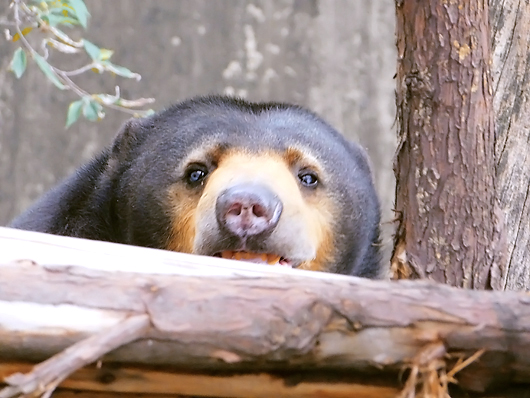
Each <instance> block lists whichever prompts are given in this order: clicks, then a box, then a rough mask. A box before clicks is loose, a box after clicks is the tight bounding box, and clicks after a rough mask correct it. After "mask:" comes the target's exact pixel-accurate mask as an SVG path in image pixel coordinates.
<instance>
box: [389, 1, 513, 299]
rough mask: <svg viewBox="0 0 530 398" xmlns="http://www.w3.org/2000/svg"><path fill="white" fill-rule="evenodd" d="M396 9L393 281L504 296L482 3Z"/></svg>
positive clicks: (408, 5)
mask: <svg viewBox="0 0 530 398" xmlns="http://www.w3.org/2000/svg"><path fill="white" fill-rule="evenodd" d="M396 10H397V49H398V67H397V91H396V104H397V112H398V135H399V144H398V150H397V153H396V159H395V160H396V162H395V165H394V172H395V175H396V180H397V187H396V211H397V214H398V216H399V225H398V230H397V233H396V238H395V249H394V253H393V261H392V262H393V266H394V270H395V274H396V272H397V271H400V272H401V276H402V277H403V276H404V277H412V278H418V277H419V278H428V279H432V280H435V281H438V282H443V283H446V284H450V285H454V286H461V287H466V288H474V289H487V288H495V289H499V288H502V286H501V283H500V282H499V281H500V280H502V278H504V272H505V270H504V256H503V253H504V240H503V234H502V232H501V230H502V222H501V218H502V215H501V214H500V212H499V210H498V206H497V205H496V198H495V185H494V177H495V163H494V161H495V158H494V143H495V142H494V124H493V112H492V87H491V77H490V71H489V59H490V49H489V46H490V40H489V24H488V6H487V2H483V1H478V0H472V1H465V2H464V1H455V2H439V1H434V0H429V1H420V0H405V1H402V2H400V3H399V4H397V8H396Z"/></svg>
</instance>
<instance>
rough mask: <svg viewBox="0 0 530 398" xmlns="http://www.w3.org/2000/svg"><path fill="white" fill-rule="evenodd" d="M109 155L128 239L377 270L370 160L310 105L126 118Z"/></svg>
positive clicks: (221, 103) (318, 266) (242, 105)
mask: <svg viewBox="0 0 530 398" xmlns="http://www.w3.org/2000/svg"><path fill="white" fill-rule="evenodd" d="M112 153H113V155H112V156H111V160H110V161H109V164H110V165H111V168H114V169H116V170H117V171H116V173H117V174H118V175H119V177H115V179H116V180H117V181H118V189H117V192H118V194H117V199H116V204H117V205H116V209H117V213H118V214H119V216H118V219H119V220H121V228H122V230H123V233H124V234H125V235H126V241H127V243H131V244H137V245H142V246H150V247H159V248H165V249H169V250H174V251H179V252H186V253H196V254H201V255H208V256H220V257H224V258H235V259H243V260H246V261H251V262H259V263H265V264H274V265H283V266H290V267H296V268H301V269H310V270H321V271H331V272H340V273H348V274H357V275H363V274H367V276H374V275H368V274H370V273H373V272H376V271H373V270H372V268H374V267H375V265H374V264H375V263H377V262H378V255H377V248H374V246H373V245H374V244H376V243H377V242H378V236H379V235H378V224H379V207H378V206H379V205H378V201H377V197H376V195H375V191H374V189H373V184H372V180H371V175H370V170H369V166H368V164H367V160H366V157H365V155H364V153H363V151H362V149H360V148H359V147H358V146H356V145H352V144H350V143H348V142H347V141H345V140H344V138H343V137H342V136H341V135H340V134H339V133H337V132H336V131H335V130H333V129H332V128H331V127H330V126H329V125H327V124H326V123H325V122H323V121H322V120H321V119H319V118H318V117H317V116H315V115H314V114H312V113H310V112H308V111H306V110H303V109H301V108H298V107H293V106H288V105H281V104H263V105H256V104H249V103H246V102H242V101H238V100H229V99H222V98H217V97H214V98H213V99H212V98H209V99H208V100H198V101H195V102H193V101H188V102H185V103H183V104H181V105H178V106H176V107H173V108H170V109H168V110H166V111H164V112H162V113H160V114H157V115H154V116H152V117H150V118H147V119H142V120H139V121H134V122H130V123H129V124H128V125H126V127H125V128H124V130H123V131H122V132H121V133H120V135H119V136H118V137H117V139H116V141H115V143H114V147H113V150H112ZM368 260H369V261H368ZM369 263H370V264H369ZM367 267H368V268H367ZM377 268H378V267H377ZM367 269H369V272H368V273H367V272H366V270H367Z"/></svg>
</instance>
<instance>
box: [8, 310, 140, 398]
mask: <svg viewBox="0 0 530 398" xmlns="http://www.w3.org/2000/svg"><path fill="white" fill-rule="evenodd" d="M149 325H150V321H149V316H148V315H145V314H142V315H135V316H131V317H129V318H127V319H125V320H124V321H122V322H120V323H118V324H117V325H115V326H113V327H111V328H110V330H104V331H102V332H100V333H98V334H96V335H94V336H91V337H89V338H87V339H85V340H82V341H80V342H78V343H76V344H74V345H72V346H71V347H69V348H67V349H66V350H64V351H62V352H60V353H59V354H57V355H54V356H53V357H51V358H50V359H48V360H46V361H44V362H42V363H40V364H39V365H36V366H35V367H34V368H33V370H32V371H31V372H29V373H27V374H21V373H15V374H13V375H11V376H9V377H6V378H5V382H6V383H7V384H8V386H7V387H5V388H4V389H3V390H0V398H12V397H17V396H19V395H20V394H26V395H27V394H33V395H41V394H42V396H43V397H49V396H50V395H51V394H52V392H53V391H54V390H55V388H56V387H57V386H58V385H59V384H60V383H61V382H62V381H63V380H64V379H66V378H67V377H68V376H69V375H70V374H72V373H73V372H75V371H76V370H78V369H80V368H82V367H83V366H85V365H88V364H90V363H92V362H95V361H96V360H97V359H98V358H100V357H102V356H103V355H105V354H107V353H109V352H110V351H112V350H114V349H116V348H118V347H120V346H122V345H124V344H127V343H130V342H132V341H134V340H137V339H138V338H140V337H142V336H143V335H144V334H145V332H146V331H147V329H148V328H149Z"/></svg>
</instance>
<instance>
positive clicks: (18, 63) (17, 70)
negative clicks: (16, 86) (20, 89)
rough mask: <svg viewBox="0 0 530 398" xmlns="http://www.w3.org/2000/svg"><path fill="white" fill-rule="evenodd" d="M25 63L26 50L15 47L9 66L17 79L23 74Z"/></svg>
mask: <svg viewBox="0 0 530 398" xmlns="http://www.w3.org/2000/svg"><path fill="white" fill-rule="evenodd" d="M26 65H27V58H26V52H25V51H24V50H23V49H22V48H20V47H19V48H17V49H16V50H15V53H14V54H13V59H12V60H11V65H10V66H9V68H10V69H11V70H12V71H13V73H14V74H15V76H16V77H17V79H20V77H21V76H22V75H23V74H24V71H25V70H26Z"/></svg>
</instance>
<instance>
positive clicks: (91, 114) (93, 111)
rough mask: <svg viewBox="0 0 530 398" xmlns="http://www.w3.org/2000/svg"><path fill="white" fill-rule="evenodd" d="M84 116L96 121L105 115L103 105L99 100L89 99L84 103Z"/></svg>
mask: <svg viewBox="0 0 530 398" xmlns="http://www.w3.org/2000/svg"><path fill="white" fill-rule="evenodd" d="M83 116H84V117H86V118H87V119H88V120H90V121H92V122H95V121H96V120H99V119H101V118H102V117H103V116H104V113H103V107H102V106H101V105H100V104H98V103H97V102H95V101H93V100H91V99H88V100H86V101H84V104H83Z"/></svg>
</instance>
